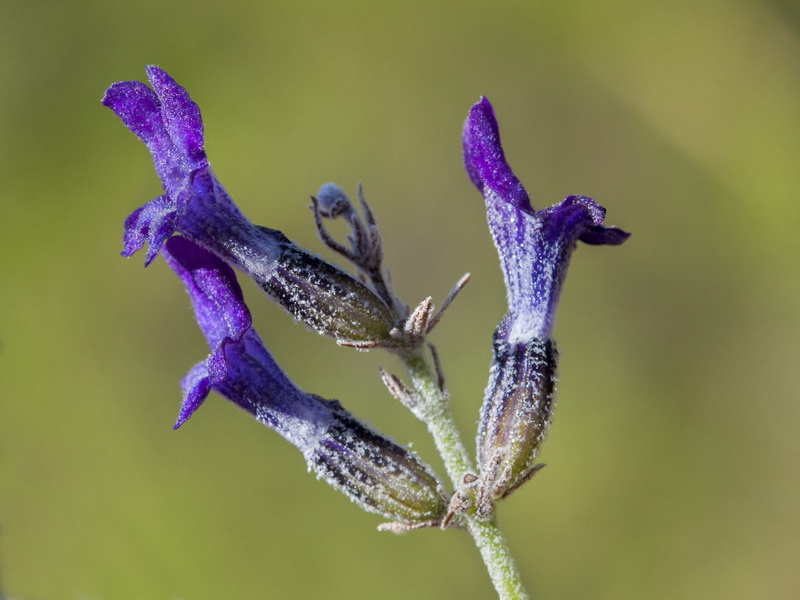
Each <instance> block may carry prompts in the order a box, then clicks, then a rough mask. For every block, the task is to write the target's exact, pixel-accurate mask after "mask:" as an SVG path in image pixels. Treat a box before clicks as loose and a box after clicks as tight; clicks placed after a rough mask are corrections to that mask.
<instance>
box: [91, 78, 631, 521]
mask: <svg viewBox="0 0 800 600" xmlns="http://www.w3.org/2000/svg"><path fill="white" fill-rule="evenodd" d="M147 75H148V78H149V81H150V86H151V87H149V86H147V85H145V84H143V83H140V82H136V81H125V82H120V83H116V84H114V85H112V86H111V87H110V88H109V89H108V90H107V92H106V94H105V96H104V98H103V104H104V105H106V106H108V107H109V108H111V109H112V110H113V111H114V112H115V113H116V114H117V115H118V116H119V118H120V119H121V120H122V122H123V123H124V124H125V125H126V126H127V127H128V128H129V129H130V130H131V131H132V132H133V133H134V134H136V135H137V136H138V137H139V138H140V139H141V140H142V141H143V142H144V143H145V144H146V146H147V147H148V149H149V150H150V152H151V154H152V156H153V160H154V162H155V168H156V172H157V173H158V175H159V177H160V178H161V181H162V184H163V187H164V194H162V195H161V196H159V197H157V198H155V199H154V200H151V201H150V202H148V203H146V204H145V205H144V206H142V207H141V208H139V209H137V210H135V211H134V212H133V213H132V214H131V215H130V216H129V217H128V219H127V220H126V221H125V235H124V250H123V252H122V254H123V255H124V256H131V255H133V254H134V253H136V252H137V251H139V250H141V249H142V248H144V246H145V244H147V245H148V250H147V255H146V259H145V266H147V265H148V264H150V263H151V262H152V261H153V260H154V259H155V257H156V256H157V255H158V254H159V253H160V254H161V255H162V256H163V257H164V259H165V261H166V262H167V264H168V265H169V266H170V267H171V268H172V269H173V271H175V273H176V274H177V275H178V277H179V279H180V280H181V282H182V283H183V284H184V286H185V288H186V290H187V292H188V294H189V296H190V298H191V301H192V304H193V307H194V311H195V315H196V319H197V322H198V324H199V326H200V328H201V330H202V331H203V333H204V334H205V337H206V339H207V340H208V345H209V347H210V350H211V352H210V354H209V356H208V357H207V358H206V359H205V360H204V361H202V362H200V363H199V364H197V365H196V366H195V367H193V368H192V369H191V370H190V371H189V373H188V374H187V375H186V377H184V379H183V381H182V388H183V395H184V399H183V404H182V405H181V409H180V413H179V416H178V420H177V423H176V424H175V428H178V427H180V426H181V425H183V424H184V423H185V422H186V421H187V420H188V419H189V418H190V417H191V416H192V415H193V414H194V412H195V411H196V410H197V409H198V408H199V407H200V405H201V404H202V403H203V402H204V401H205V399H206V398H207V396H208V395H209V393H210V392H211V391H215V392H217V393H218V394H219V395H221V396H223V397H225V398H227V399H228V400H230V401H231V402H233V403H234V404H236V405H237V406H239V407H240V408H242V409H244V410H245V411H247V412H248V413H250V414H251V415H253V416H254V417H255V419H256V420H258V421H259V422H261V423H263V424H264V425H267V426H268V427H270V428H271V429H273V430H274V431H276V432H277V433H279V434H280V435H281V436H283V437H284V438H285V439H286V440H287V441H289V442H290V443H292V444H293V445H295V446H296V447H297V448H298V449H299V450H300V451H301V452H302V454H303V456H304V457H305V459H306V461H307V463H308V465H309V468H310V469H311V470H313V471H314V472H316V473H317V475H318V476H319V477H320V478H322V479H324V480H325V481H327V482H328V483H330V484H331V485H333V486H334V487H336V488H337V489H339V490H341V491H342V492H344V493H345V494H346V495H347V496H349V497H350V498H351V499H352V500H353V501H355V502H357V503H358V504H359V505H361V506H362V507H363V508H365V509H366V510H370V511H373V512H376V513H378V514H380V515H383V516H384V517H386V518H388V519H390V520H391V521H392V522H391V523H389V524H388V525H387V526H385V527H386V528H389V529H392V530H395V531H400V530H405V529H410V528H416V527H425V526H432V525H441V526H443V527H444V526H447V525H448V524H450V523H453V524H458V525H463V524H464V521H463V519H462V518H461V515H464V514H467V515H468V516H469V515H471V517H474V518H476V519H479V520H483V522H488V521H489V519H490V517H491V515H492V513H493V511H494V505H495V501H496V500H498V499H501V498H504V497H505V496H507V495H508V494H510V493H511V492H512V491H514V490H515V489H517V488H518V487H519V486H520V485H522V484H523V483H524V482H525V481H527V480H528V479H529V478H530V477H531V476H532V475H533V474H534V473H535V472H536V470H537V469H538V468H539V465H536V464H535V458H536V455H537V452H538V450H539V447H540V445H541V442H542V439H543V438H544V435H545V433H546V431H547V428H548V425H549V423H550V419H551V415H552V411H553V408H554V405H555V387H556V386H555V384H556V368H557V362H558V353H557V350H556V346H555V343H554V342H553V340H552V338H551V332H552V329H553V322H554V318H555V310H556V305H557V303H558V298H559V295H560V292H561V288H562V285H563V282H564V277H565V275H566V270H567V266H568V263H569V259H570V256H571V254H572V252H573V250H574V249H575V246H576V244H577V242H578V241H582V242H584V243H587V244H595V245H600V244H606V245H614V244H620V243H622V242H623V241H625V239H626V238H627V237H628V234H627V233H625V232H623V231H622V230H620V229H616V228H613V227H604V226H603V225H602V222H603V218H604V215H605V209H603V208H602V207H601V206H599V205H598V204H596V203H595V202H594V201H593V200H592V199H591V198H588V197H586V196H569V197H568V198H566V199H565V200H564V201H562V202H561V203H560V204H558V205H556V206H553V207H550V208H545V209H543V210H540V211H535V210H534V209H533V207H532V206H531V203H530V200H529V198H528V195H527V193H526V191H525V189H524V188H523V187H522V185H521V184H520V182H519V181H518V180H517V178H516V177H515V176H514V174H513V172H512V171H511V168H510V167H509V166H508V164H507V163H506V160H505V156H504V153H503V149H502V146H501V144H500V136H499V131H498V126H497V122H496V120H495V117H494V112H493V109H492V106H491V105H490V104H489V101H488V100H486V99H485V98H483V99H481V101H480V102H478V103H477V104H476V105H475V106H473V107H472V109H471V110H470V113H469V117H468V119H467V122H466V125H465V129H464V134H463V150H464V162H465V166H466V169H467V173H468V174H469V177H470V179H471V180H472V182H473V183H474V184H475V186H476V187H477V188H478V189H479V191H480V192H481V193H482V194H483V197H484V199H485V202H486V211H487V216H488V221H489V229H490V231H491V233H492V236H493V238H494V242H495V246H496V247H497V251H498V254H499V256H500V264H501V268H502V270H503V274H504V277H505V283H506V288H507V295H508V312H507V313H506V315H505V317H504V318H503V319H502V321H501V322H500V324H499V326H498V327H497V330H496V331H495V334H494V341H493V344H494V354H493V362H492V365H491V369H490V375H489V383H488V386H487V388H486V396H485V399H484V403H483V406H482V409H481V414H480V422H479V428H478V440H477V442H478V456H477V459H478V473H477V474H471V473H468V474H467V475H468V476H464V477H463V480H462V481H458V477H456V475H464V472H465V469H466V471H469V468H467V467H465V468H463V469H462V468H461V467H458V468H455V467H454V468H450V467H451V465H454V464H459V465H462V466H465V465H469V462H470V461H469V458H468V457H467V456H465V453H464V452H463V446H462V445H461V443H460V440H458V434H457V431H455V433H454V432H453V431H454V430H452V429H448V428H449V427H450V424H449V421H448V418H449V417H448V415H449V408H448V406H447V401H448V399H449V397H448V395H447V392H446V390H445V388H444V378H443V375H442V372H441V368H440V366H439V364H438V360H436V355H435V354H434V362H435V363H436V367H437V368H436V372H437V373H438V375H439V376H438V378H436V379H437V381H435V382H431V381H429V380H427V379H426V377H427V376H426V373H429V372H430V371H429V370H427V371H426V367H424V366H421V365H423V364H425V363H424V360H425V359H424V358H423V353H424V348H425V347H424V341H425V339H426V336H427V334H428V333H429V332H430V330H431V329H432V327H433V326H434V325H435V324H436V323H437V322H438V320H439V317H440V316H441V314H442V311H443V309H444V308H445V307H446V306H447V305H448V304H449V302H450V300H452V297H453V296H454V295H455V293H456V292H457V291H458V290H460V289H461V287H462V286H463V284H464V283H465V282H466V279H462V281H461V282H460V283H459V285H457V286H456V288H455V290H454V292H453V293H451V296H450V297H448V298H447V299H446V300H445V301H444V304H443V306H442V308H441V309H440V311H439V313H437V314H435V315H434V314H433V304H432V301H431V299H430V298H427V299H426V300H424V301H423V302H422V303H421V304H419V306H418V307H417V308H416V309H415V310H413V311H409V309H408V307H407V306H406V305H405V304H404V303H403V302H401V301H400V300H399V299H398V298H397V296H396V295H395V293H394V291H393V289H392V286H391V281H390V280H389V278H388V275H387V274H386V273H385V271H384V268H383V249H382V242H381V236H380V234H379V231H378V227H377V223H376V220H375V218H374V215H373V214H372V211H371V210H370V208H369V206H368V205H367V203H366V201H365V199H364V195H363V192H362V190H361V188H360V187H359V189H358V199H359V207H360V211H359V210H357V209H356V207H355V206H354V205H353V204H352V203H351V202H350V199H349V198H348V196H347V194H345V192H344V191H343V190H342V189H341V188H339V187H338V186H336V185H334V184H326V185H324V186H322V188H321V189H320V191H319V192H318V194H317V195H316V197H312V209H313V213H314V218H315V222H316V226H317V230H318V233H319V235H320V237H321V239H322V240H323V242H325V244H327V246H328V247H329V248H331V249H332V250H334V251H335V252H337V253H339V254H340V255H342V256H343V257H344V258H345V259H346V260H347V261H349V262H350V263H351V264H352V265H353V266H354V267H355V269H356V271H357V275H356V276H355V277H354V276H351V275H350V274H348V273H347V272H346V271H344V270H342V269H341V268H339V267H336V266H334V265H333V264H331V263H329V262H327V261H325V260H324V259H322V258H320V257H318V256H315V255H313V254H311V253H309V252H307V251H306V250H303V249H302V248H301V247H300V246H298V245H297V244H295V243H294V242H292V241H291V240H289V239H287V238H286V236H284V235H283V234H282V233H281V232H280V231H277V230H275V229H269V228H267V227H261V226H257V225H254V224H253V223H252V222H251V221H250V220H249V219H248V218H247V217H245V216H244V215H243V214H242V212H241V211H240V210H239V209H238V208H237V207H236V205H235V204H234V203H233V201H232V200H231V198H230V197H229V196H228V194H227V193H226V192H225V189H224V188H223V187H222V185H221V184H220V182H219V180H218V179H217V178H216V176H215V175H214V173H213V171H212V170H211V167H210V164H209V162H208V159H207V157H206V153H205V149H204V136H203V122H202V119H201V116H200V110H199V108H198V106H197V105H196V104H195V103H194V102H193V101H192V100H191V98H190V97H189V95H188V93H187V92H186V90H184V89H183V88H182V87H181V86H179V85H178V84H177V83H176V82H175V81H174V80H173V79H172V77H170V76H169V75H168V74H167V73H166V72H165V71H163V70H161V69H159V68H157V67H148V69H147ZM336 218H341V219H343V220H344V221H345V222H346V224H347V226H348V227H349V229H350V234H349V236H348V244H347V245H345V244H341V243H339V242H337V241H336V240H334V239H333V236H331V235H330V234H329V233H328V231H327V230H326V228H325V224H324V222H325V219H336ZM234 269H235V270H237V271H239V272H240V273H242V274H244V275H246V276H248V277H249V278H251V279H252V280H253V281H255V282H256V284H257V285H258V286H259V287H260V288H261V289H262V290H263V291H264V292H265V293H266V295H267V296H268V297H269V298H270V299H271V300H273V301H275V302H277V303H279V304H280V305H281V306H283V307H284V308H285V309H286V310H287V311H288V312H289V313H290V314H291V315H292V316H294V317H295V318H296V319H298V320H300V321H302V322H303V323H305V324H306V325H308V326H309V327H311V328H313V329H314V330H316V331H317V332H319V333H321V334H323V335H327V336H331V337H333V338H334V339H336V341H337V342H338V343H339V344H342V345H347V346H354V347H356V348H360V349H369V348H376V347H383V348H387V349H389V350H391V351H393V352H394V353H395V354H397V355H398V356H399V357H400V358H401V360H403V361H404V362H405V364H406V366H407V367H408V368H409V372H410V374H411V377H412V381H413V389H409V388H408V387H406V386H405V384H403V383H402V382H401V381H400V379H399V378H398V377H396V376H394V375H389V374H387V373H385V372H384V381H385V382H386V383H387V386H388V387H389V388H390V391H392V392H393V393H394V395H395V396H397V397H399V398H401V399H402V400H403V401H404V403H405V404H406V405H407V406H408V407H409V408H411V410H412V411H413V412H414V414H415V415H417V416H418V417H419V418H420V419H422V420H423V421H425V422H426V423H427V424H428V426H429V429H430V430H431V432H432V433H433V434H434V438H435V440H436V442H437V447H439V449H440V451H442V454H443V457H445V463H446V464H447V465H448V471H449V473H450V475H451V479H452V480H453V483H454V485H455V486H457V487H458V486H461V489H459V490H458V494H457V495H454V496H452V498H451V499H448V494H447V493H446V492H445V488H444V485H443V484H442V483H441V481H440V480H439V479H438V477H437V476H436V475H435V474H434V472H433V470H432V469H431V468H430V467H429V466H428V465H427V464H425V463H424V462H422V461H421V460H420V459H419V458H418V457H417V456H416V454H414V453H413V452H411V451H409V450H408V449H406V448H403V447H402V446H399V445H398V444H396V443H395V442H393V441H391V440H390V439H389V438H388V437H386V436H384V435H383V434H381V433H379V432H377V431H375V430H373V429H372V428H370V427H368V426H367V425H365V424H363V423H362V422H360V421H359V420H358V419H357V418H356V417H354V416H353V415H351V414H350V413H349V412H347V411H346V410H345V409H344V408H343V407H342V405H341V404H340V403H339V402H337V401H334V400H325V399H322V398H320V397H319V396H316V395H314V394H310V393H307V392H305V391H303V390H301V389H300V388H298V387H297V386H296V385H295V384H294V383H292V381H291V380H290V379H289V378H288V376H287V375H286V374H285V373H284V372H283V370H282V369H281V368H280V367H279V366H278V364H277V363H276V362H275V360H274V358H273V357H272V355H271V354H270V352H269V351H268V350H267V348H266V346H265V345H264V343H263V342H262V340H261V338H260V337H259V335H258V334H257V333H256V332H255V330H254V329H253V325H252V320H251V317H250V312H249V310H248V308H247V306H246V305H245V303H244V299H243V296H242V292H241V289H240V287H239V284H238V282H237V279H236V274H235V271H234ZM443 432H447V433H443ZM454 448H455V450H453V449H454ZM459 448H461V450H459ZM446 452H456V453H458V452H461V454H462V455H461V456H456V457H455V459H453V458H452V457H450V459H448V457H447V456H445V454H446ZM459 469H460V471H459ZM462 482H463V485H462ZM472 490H476V491H472ZM455 499H466V500H465V501H464V502H462V503H461V504H460V505H459V504H458V503H456V502H454V500H455ZM454 507H455V508H454ZM471 517H470V518H471ZM464 518H468V517H464Z"/></svg>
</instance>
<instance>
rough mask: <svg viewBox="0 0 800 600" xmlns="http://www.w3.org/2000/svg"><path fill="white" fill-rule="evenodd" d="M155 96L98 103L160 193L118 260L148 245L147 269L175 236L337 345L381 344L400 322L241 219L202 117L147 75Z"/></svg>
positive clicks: (369, 294) (331, 271) (170, 83)
mask: <svg viewBox="0 0 800 600" xmlns="http://www.w3.org/2000/svg"><path fill="white" fill-rule="evenodd" d="M147 75H148V78H149V80H150V84H151V85H152V89H150V88H149V87H147V86H146V85H145V84H143V83H141V82H138V81H123V82H119V83H115V84H114V85H112V86H111V87H110V88H109V89H108V90H107V91H106V94H105V96H104V98H103V104H104V105H105V106H108V107H109V108H111V109H112V110H113V111H114V112H115V113H116V114H117V115H118V116H119V117H120V119H121V120H122V122H123V123H124V124H125V126H126V127H128V129H130V130H131V131H132V132H133V133H135V134H136V135H137V136H138V137H139V138H140V139H141V140H142V141H143V142H144V143H145V144H146V145H147V147H148V149H149V150H150V152H151V153H152V155H153V160H154V162H155V167H156V172H157V173H158V175H159V177H160V178H161V181H162V183H163V186H164V190H165V194H164V195H162V196H159V197H158V198H155V199H154V200H151V201H150V202H148V203H147V204H145V205H144V206H142V207H141V208H139V209H137V210H135V211H134V212H133V213H132V214H131V215H130V216H129V217H128V219H127V220H126V221H125V238H124V250H123V252H122V254H123V256H131V255H133V254H134V253H135V252H137V251H139V250H140V249H142V247H143V246H144V244H145V242H147V243H148V244H149V249H148V252H147V257H146V260H145V266H146V265H148V264H149V263H150V262H151V261H152V260H153V259H154V258H155V256H156V255H157V254H158V250H159V248H160V247H161V245H162V244H163V243H164V241H165V240H166V239H167V238H169V237H170V236H171V235H173V234H174V233H181V234H183V235H184V236H186V237H188V238H190V239H192V240H194V241H195V242H196V243H198V244H199V245H201V246H203V247H204V248H207V249H208V250H211V251H212V252H213V253H214V254H216V255H217V256H219V257H220V258H222V259H223V260H224V261H225V262H227V263H228V264H230V265H232V266H234V267H236V268H237V269H240V270H241V271H243V272H244V273H246V274H247V275H249V276H250V277H252V278H253V279H254V280H255V281H256V282H257V283H258V285H259V286H260V287H261V288H262V289H263V290H264V291H265V292H266V294H267V295H268V296H269V297H270V298H272V299H273V300H275V301H276V302H278V303H280V304H281V305H283V306H284V308H286V309H287V310H288V311H289V312H290V313H291V314H292V315H294V316H295V317H296V318H297V319H299V320H301V321H303V322H304V323H306V324H307V325H309V326H311V327H312V328H314V329H315V330H316V331H318V332H320V333H322V334H325V335H330V336H333V337H335V338H336V339H337V340H339V341H340V342H342V343H355V344H356V345H359V344H360V345H369V344H375V345H382V344H388V343H390V338H391V336H390V332H391V330H392V328H393V327H394V326H395V321H397V320H398V318H399V316H398V315H396V314H394V313H393V311H392V310H391V309H390V308H389V307H388V306H387V305H386V303H385V302H384V301H383V300H382V299H381V298H379V297H378V296H377V295H376V294H375V293H373V291H372V290H370V289H369V288H368V287H367V286H366V285H364V284H362V283H361V282H359V281H357V280H355V279H354V278H352V277H351V276H349V275H348V274H347V273H345V272H344V271H342V270H340V269H338V268H336V267H334V266H333V265H331V264H329V263H327V262H325V261H324V260H322V259H320V258H319V257H317V256H313V255H311V254H309V253H308V252H306V251H304V250H302V249H301V248H299V247H298V246H297V245H296V244H294V243H293V242H291V241H290V240H288V239H287V238H286V237H285V236H284V235H283V234H282V233H281V232H280V231H277V230H274V229H268V228H266V227H258V226H256V225H254V224H253V223H251V222H250V220H249V219H247V217H245V216H244V215H243V214H242V213H241V212H240V211H239V209H238V208H237V207H236V205H235V204H234V203H233V201H232V200H231V198H230V197H229V196H228V194H227V193H226V192H225V190H224V188H223V187H222V185H221V184H220V182H219V181H218V180H217V178H216V177H215V176H214V174H213V172H212V170H211V167H210V165H209V163H208V159H207V158H206V153H205V150H204V140H203V121H202V119H201V116H200V109H199V108H198V106H197V104H195V103H194V102H193V101H192V99H191V98H190V97H189V94H188V93H187V92H186V90H185V89H183V88H182V87H181V86H179V85H178V84H177V83H176V82H175V80H174V79H172V77H170V76H169V75H168V74H167V73H166V72H165V71H163V70H161V69H159V68H158V67H152V66H151V67H148V68H147Z"/></svg>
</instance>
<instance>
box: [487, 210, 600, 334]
mask: <svg viewBox="0 0 800 600" xmlns="http://www.w3.org/2000/svg"><path fill="white" fill-rule="evenodd" d="M487 209H488V212H487V216H488V219H489V229H490V230H491V232H492V236H493V237H494V241H495V245H496V246H497V251H498V254H499V256H500V264H501V267H502V270H503V275H504V277H505V282H506V290H507V293H508V309H509V315H508V317H507V318H508V319H509V322H508V323H507V325H506V326H505V327H504V329H503V333H504V336H505V341H508V342H511V343H522V342H527V341H529V340H531V339H540V340H545V339H548V338H549V337H550V334H551V332H552V328H553V324H554V321H555V313H556V308H557V305H558V300H559V297H560V294H561V288H562V286H563V283H564V278H565V277H566V274H567V267H568V266H569V261H570V258H571V256H572V252H573V250H574V249H575V245H576V243H577V240H578V239H579V238H580V237H581V236H582V235H584V234H585V233H586V232H587V231H596V229H597V228H598V227H599V226H600V223H602V221H603V217H604V215H605V209H603V207H602V206H600V205H598V204H597V203H595V202H594V200H592V199H591V198H589V197H587V196H569V197H568V198H566V199H564V201H562V202H561V203H560V204H557V205H555V206H551V207H549V208H546V209H544V210H541V211H539V212H537V213H535V214H533V215H532V214H529V213H525V212H522V211H519V210H516V209H515V208H513V207H512V206H510V205H508V204H505V203H502V202H491V201H489V200H488V199H487Z"/></svg>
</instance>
